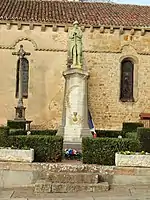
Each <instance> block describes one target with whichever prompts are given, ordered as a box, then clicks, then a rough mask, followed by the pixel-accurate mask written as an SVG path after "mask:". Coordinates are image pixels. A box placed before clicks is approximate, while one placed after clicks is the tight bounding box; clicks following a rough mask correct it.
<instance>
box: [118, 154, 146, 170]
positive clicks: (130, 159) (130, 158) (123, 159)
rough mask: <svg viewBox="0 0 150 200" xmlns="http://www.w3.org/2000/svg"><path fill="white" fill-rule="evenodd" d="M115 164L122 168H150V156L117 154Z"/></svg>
mask: <svg viewBox="0 0 150 200" xmlns="http://www.w3.org/2000/svg"><path fill="white" fill-rule="evenodd" d="M115 164H116V166H120V167H130V166H131V167H150V154H148V155H141V154H133V155H124V154H119V153H116V154H115Z"/></svg>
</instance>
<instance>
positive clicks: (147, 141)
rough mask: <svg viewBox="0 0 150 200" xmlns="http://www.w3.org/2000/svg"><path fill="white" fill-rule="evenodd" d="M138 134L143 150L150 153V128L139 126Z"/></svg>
mask: <svg viewBox="0 0 150 200" xmlns="http://www.w3.org/2000/svg"><path fill="white" fill-rule="evenodd" d="M137 136H138V139H139V141H140V143H141V148H142V151H146V152H149V153H150V128H138V129H137Z"/></svg>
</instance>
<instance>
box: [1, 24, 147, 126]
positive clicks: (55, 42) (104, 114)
mask: <svg viewBox="0 0 150 200" xmlns="http://www.w3.org/2000/svg"><path fill="white" fill-rule="evenodd" d="M67 37H68V33H67V32H64V27H62V28H61V27H59V28H58V31H57V32H53V31H52V28H51V27H46V31H45V32H41V27H40V26H34V29H33V30H29V26H26V25H22V29H21V30H17V26H16V25H11V28H10V30H7V29H6V25H2V24H1V25H0V55H1V63H3V65H2V67H1V74H0V81H1V84H0V91H1V92H0V107H1V109H0V124H5V123H6V120H7V119H12V118H13V117H14V106H16V100H15V98H14V95H15V85H16V80H15V79H16V63H17V58H16V57H15V56H12V51H16V50H18V49H19V45H20V44H23V45H24V49H25V50H26V51H29V52H31V56H30V57H29V58H28V59H29V63H30V73H29V74H30V78H29V98H28V99H27V100H25V106H26V107H27V111H26V114H27V115H26V118H27V119H32V120H33V125H36V126H34V128H36V127H37V128H40V129H41V128H58V126H59V124H60V121H61V115H62V105H63V103H62V102H63V95H64V92H63V90H64V78H63V76H62V72H63V71H64V70H65V69H66V60H67V52H66V50H67ZM149 37H150V32H146V34H145V35H144V36H141V31H138V30H137V31H135V34H134V35H132V36H131V35H130V31H128V30H125V31H124V34H122V35H120V34H119V29H115V30H114V33H110V29H107V28H106V29H104V33H100V30H99V29H95V28H94V31H93V32H90V29H88V28H86V29H85V31H84V32H83V47H84V50H85V51H84V62H85V65H86V67H87V69H88V70H89V73H90V78H89V80H88V89H89V91H88V103H89V108H90V111H91V114H92V117H93V120H94V124H95V127H96V128H97V129H118V130H120V129H121V128H122V122H127V121H136V122H138V121H139V114H140V113H141V112H150V106H149V104H150V93H149V90H150V80H149V77H150V68H149V60H150V55H149V54H150V40H149ZM9 48H14V50H8V49H9ZM144 54H145V55H144ZM146 54H148V55H146ZM126 57H131V58H132V59H133V61H134V62H135V67H134V99H135V102H128V103H122V102H120V101H119V94H120V89H119V88H120V62H121V60H122V59H123V58H126ZM6 77H7V78H6ZM37 99H38V101H37Z"/></svg>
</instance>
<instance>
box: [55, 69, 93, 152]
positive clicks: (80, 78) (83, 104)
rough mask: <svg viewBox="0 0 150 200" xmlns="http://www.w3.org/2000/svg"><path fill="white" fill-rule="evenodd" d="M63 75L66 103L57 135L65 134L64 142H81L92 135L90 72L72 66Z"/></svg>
mask: <svg viewBox="0 0 150 200" xmlns="http://www.w3.org/2000/svg"><path fill="white" fill-rule="evenodd" d="M63 76H64V78H65V91H64V104H63V113H62V122H61V126H60V127H59V130H58V132H57V135H61V136H63V138H64V143H78V144H81V143H82V138H83V137H92V134H91V132H90V129H89V128H88V104H87V79H88V77H89V74H88V72H87V71H86V70H83V69H81V68H70V69H67V70H66V71H64V72H63ZM71 146H72V145H71ZM70 148H72V147H70Z"/></svg>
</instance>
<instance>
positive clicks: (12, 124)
mask: <svg viewBox="0 0 150 200" xmlns="http://www.w3.org/2000/svg"><path fill="white" fill-rule="evenodd" d="M7 126H8V127H9V128H10V129H23V130H25V128H26V122H25V121H14V120H7Z"/></svg>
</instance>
